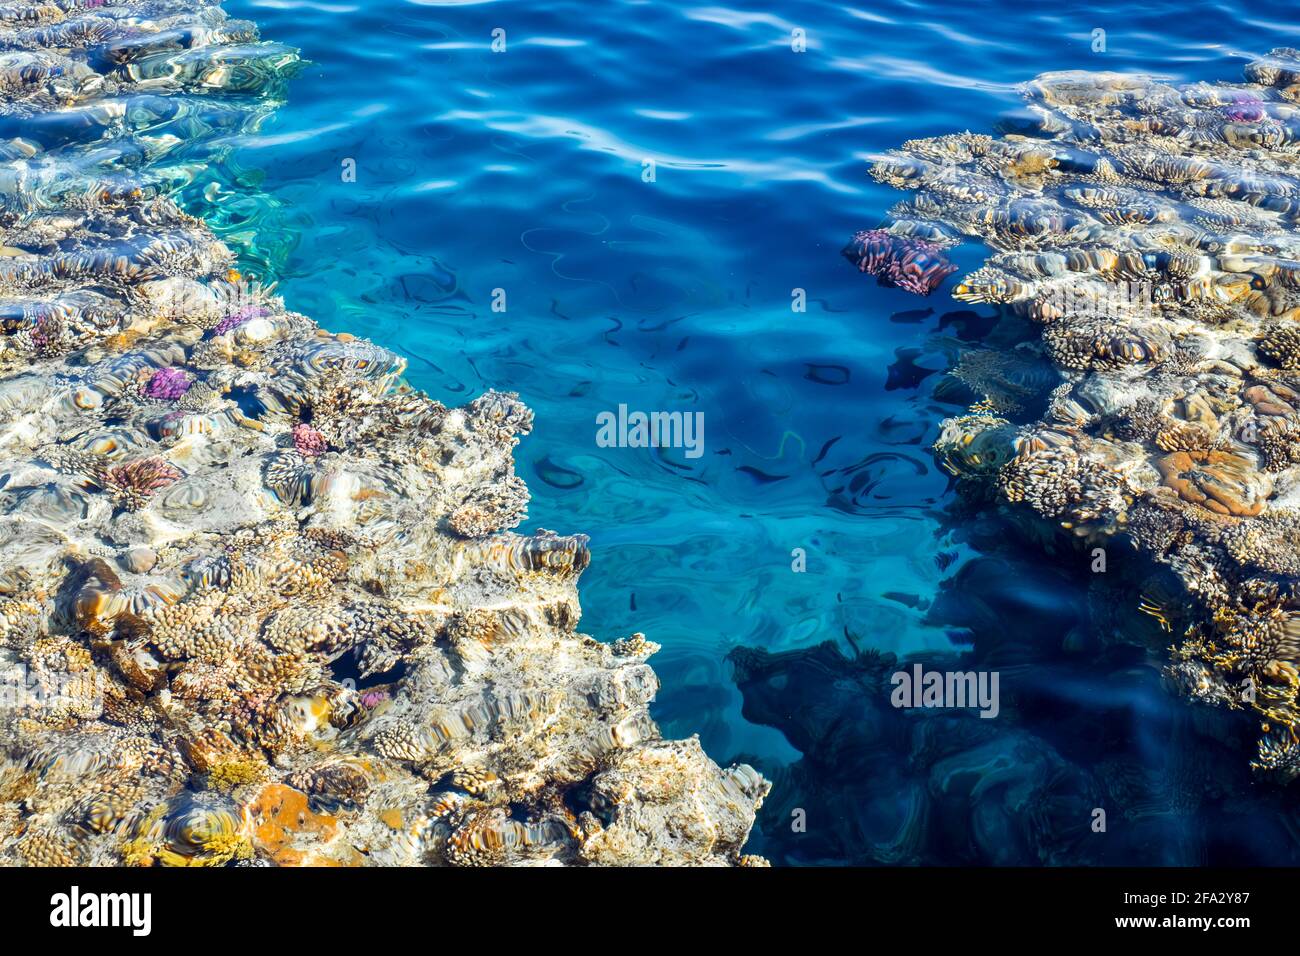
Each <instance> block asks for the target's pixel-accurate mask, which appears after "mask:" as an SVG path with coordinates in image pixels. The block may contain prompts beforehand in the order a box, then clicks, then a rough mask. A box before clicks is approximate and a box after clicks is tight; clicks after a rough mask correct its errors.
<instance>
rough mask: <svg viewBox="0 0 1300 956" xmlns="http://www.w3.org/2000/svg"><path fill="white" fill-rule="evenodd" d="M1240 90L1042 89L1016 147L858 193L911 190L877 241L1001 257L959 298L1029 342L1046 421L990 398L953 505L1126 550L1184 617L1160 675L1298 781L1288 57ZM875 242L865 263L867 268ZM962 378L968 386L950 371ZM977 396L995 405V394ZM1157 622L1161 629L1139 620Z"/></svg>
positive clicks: (898, 168)
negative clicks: (972, 246)
mask: <svg viewBox="0 0 1300 956" xmlns="http://www.w3.org/2000/svg"><path fill="white" fill-rule="evenodd" d="M1246 80H1247V82H1245V83H1193V84H1189V85H1183V86H1176V85H1170V84H1167V83H1164V82H1159V81H1157V80H1154V79H1150V78H1146V77H1141V76H1133V75H1128V74H1113V73H1079V72H1069V73H1050V74H1046V75H1044V76H1041V77H1039V78H1038V79H1036V80H1034V81H1033V82H1032V83H1029V84H1028V85H1027V86H1026V87H1025V93H1026V96H1027V99H1028V105H1029V109H1030V111H1032V113H1033V114H1034V115H1035V116H1036V117H1037V118H1038V126H1039V129H1038V131H1037V132H1036V133H1035V134H1033V135H1006V136H1001V137H993V136H988V135H980V134H973V133H961V134H954V135H947V136H939V137H936V138H933V139H925V140H916V141H913V142H910V143H906V144H905V145H904V146H903V148H902V149H901V150H900V151H898V152H892V153H889V154H888V155H885V156H882V157H879V158H878V160H877V161H876V163H875V165H874V166H873V167H872V170H871V172H872V175H873V176H874V177H875V178H876V179H877V180H878V181H880V182H882V183H888V184H890V185H892V186H895V187H898V188H900V189H907V190H911V191H912V196H911V197H910V198H909V199H908V200H906V201H905V202H903V203H901V204H899V205H898V206H897V207H895V208H894V209H893V210H892V211H891V216H890V219H889V220H888V222H887V223H886V224H885V225H884V226H883V227H882V230H876V231H873V233H872V235H876V234H878V233H880V232H881V231H883V232H884V233H885V234H887V235H890V236H893V237H896V238H897V240H898V241H900V242H903V241H908V242H910V241H918V240H919V241H924V242H926V243H929V244H932V245H934V246H936V247H939V248H943V247H947V246H951V245H953V244H955V243H956V242H958V241H960V238H961V237H963V236H968V237H974V238H977V239H979V240H981V241H983V243H985V244H986V245H987V246H988V247H989V248H990V249H991V251H992V254H991V256H990V257H989V259H988V261H987V262H986V264H985V265H984V266H982V267H981V268H979V269H977V270H976V271H975V272H973V273H971V274H970V275H967V276H965V277H964V278H962V279H961V280H960V281H959V282H958V284H957V285H956V286H955V288H954V292H953V295H954V296H955V297H956V298H957V299H959V300H961V301H964V302H970V303H987V304H992V305H996V306H998V307H1000V308H1001V310H1002V312H1003V314H1004V315H1005V316H1008V317H1012V318H1016V319H1017V320H1018V321H1020V322H1021V323H1023V324H1024V325H1025V326H1026V327H1027V328H1029V329H1031V330H1033V331H1032V333H1031V334H1030V335H1028V336H1027V337H1025V338H1024V339H1023V340H1021V341H1019V342H1017V343H1016V344H1015V346H1014V353H1015V360H1014V361H1013V360H1012V356H1011V354H1010V353H1009V351H1008V350H1007V349H1005V348H1004V350H1003V351H1004V354H1006V355H1007V358H1006V359H1005V360H1004V361H1003V363H1002V364H1003V365H1004V366H1005V367H1007V368H1009V369H1013V368H1015V367H1018V366H1023V364H1024V362H1025V360H1026V358H1027V357H1033V358H1034V359H1036V360H1038V361H1041V362H1044V363H1048V364H1049V365H1050V367H1051V368H1052V369H1053V370H1054V371H1055V374H1056V377H1057V384H1056V385H1055V386H1054V387H1053V388H1052V390H1051V393H1050V395H1049V396H1048V397H1047V399H1046V401H1045V402H1043V403H1041V407H1040V406H1037V405H1026V404H1025V403H1018V404H1017V403H1010V402H1007V401H1005V400H1003V397H1004V395H1005V394H1006V392H1007V391H1008V389H1009V388H1011V386H1014V385H1017V384H1019V379H1018V378H1016V377H1012V375H1010V374H1009V375H1008V376H1005V377H1006V378H1008V381H1007V382H1005V383H1003V384H1002V385H999V384H998V382H997V381H996V379H997V377H998V376H997V367H998V363H996V362H994V361H992V360H990V359H989V358H987V357H983V358H981V359H980V361H979V362H978V363H977V364H978V367H979V369H980V371H981V373H982V377H977V376H972V375H970V374H969V372H967V373H966V374H964V375H962V376H961V377H962V378H963V379H964V380H965V381H967V382H969V383H974V384H975V385H977V386H978V385H980V384H982V383H986V382H987V383H988V385H989V387H988V389H987V394H988V399H987V400H986V401H982V402H980V403H979V404H977V405H976V406H974V407H973V408H972V409H971V411H970V413H969V414H965V415H962V416H959V417H955V418H952V419H950V420H948V421H947V422H945V424H944V426H943V429H942V434H941V437H940V439H939V441H938V443H937V445H936V453H937V456H938V458H939V460H940V462H941V463H942V464H943V465H944V466H945V467H947V468H948V469H949V470H950V471H951V472H952V473H953V474H954V475H956V476H958V478H959V479H960V481H961V483H962V484H963V485H965V486H975V485H978V486H981V487H982V488H983V489H984V493H989V492H991V493H992V494H994V495H995V496H996V497H997V498H998V499H999V500H1001V501H1002V502H1004V503H1007V504H1009V505H1014V506H1017V507H1025V508H1030V509H1032V510H1033V512H1034V513H1036V514H1037V515H1038V516H1040V517H1041V518H1042V519H1044V520H1046V521H1049V522H1051V523H1053V524H1054V525H1057V526H1059V527H1060V528H1063V529H1066V530H1068V531H1070V532H1072V533H1074V534H1077V535H1079V536H1081V537H1083V538H1085V539H1087V540H1088V541H1089V542H1090V543H1091V544H1094V545H1096V544H1103V543H1105V542H1106V541H1109V540H1127V541H1128V542H1131V543H1132V544H1133V545H1134V546H1136V547H1137V548H1138V549H1139V550H1140V551H1141V552H1143V553H1144V554H1146V555H1149V556H1150V557H1151V558H1153V559H1154V560H1155V561H1157V562H1162V563H1164V564H1167V565H1168V566H1170V567H1171V568H1172V569H1173V570H1174V571H1175V572H1176V573H1177V574H1178V576H1179V577H1180V578H1181V580H1182V583H1183V585H1184V586H1185V589H1186V594H1187V595H1188V596H1190V599H1191V600H1192V601H1193V602H1194V603H1195V604H1196V606H1197V607H1198V608H1199V613H1198V614H1197V615H1195V616H1194V619H1193V621H1192V623H1191V624H1190V625H1189V626H1188V627H1187V628H1186V629H1185V631H1184V632H1182V633H1178V634H1175V643H1174V645H1173V646H1172V648H1171V656H1172V661H1171V663H1170V665H1169V667H1168V670H1167V674H1168V677H1169V678H1170V679H1171V681H1172V682H1173V683H1175V684H1176V685H1177V686H1179V687H1181V688H1182V689H1184V690H1185V691H1186V692H1187V693H1188V694H1190V695H1191V696H1192V697H1193V698H1195V699H1197V700H1200V701H1203V702H1206V703H1212V704H1218V705H1223V706H1227V707H1232V708H1238V709H1247V710H1253V711H1254V712H1255V713H1256V714H1257V715H1258V718H1259V724H1260V742H1259V752H1258V755H1257V757H1256V760H1255V766H1256V767H1257V768H1258V769H1260V770H1262V771H1265V772H1268V773H1270V774H1274V775H1276V776H1278V777H1280V778H1281V779H1283V780H1289V779H1292V778H1294V777H1295V776H1297V775H1298V774H1300V742H1298V741H1300V737H1298V736H1297V723H1298V721H1300V703H1298V702H1297V693H1298V692H1300V590H1297V581H1298V580H1300V559H1297V557H1296V554H1297V546H1298V545H1300V497H1297V489H1298V482H1300V412H1297V408H1300V405H1297V404H1296V400H1297V397H1298V396H1300V376H1298V375H1297V371H1296V370H1297V369H1300V331H1297V330H1300V324H1297V323H1300V233H1298V231H1297V225H1298V224H1300V52H1297V51H1296V50H1292V49H1279V50H1274V51H1273V52H1272V53H1270V54H1269V55H1268V56H1266V57H1263V58H1261V59H1258V60H1256V61H1254V62H1252V63H1250V64H1249V65H1248V66H1247V67H1246ZM880 243H881V241H880V240H877V241H876V245H877V246H879V245H880ZM963 364H964V365H969V364H970V363H963ZM990 379H992V381H990ZM1144 609H1145V610H1148V612H1154V613H1160V609H1159V608H1144Z"/></svg>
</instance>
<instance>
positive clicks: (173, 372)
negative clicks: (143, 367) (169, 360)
mask: <svg viewBox="0 0 1300 956" xmlns="http://www.w3.org/2000/svg"><path fill="white" fill-rule="evenodd" d="M191 384H192V380H191V379H190V376H189V373H187V372H185V371H184V370H182V369H179V368H171V367H168V368H160V369H159V370H158V371H156V372H154V373H153V375H152V376H150V378H149V381H148V382H146V383H145V386H144V393H145V394H146V395H148V396H149V397H150V398H160V399H164V400H166V401H175V400H176V399H178V398H180V397H181V396H182V395H184V394H185V393H186V392H188V391H189V390H190V385H191Z"/></svg>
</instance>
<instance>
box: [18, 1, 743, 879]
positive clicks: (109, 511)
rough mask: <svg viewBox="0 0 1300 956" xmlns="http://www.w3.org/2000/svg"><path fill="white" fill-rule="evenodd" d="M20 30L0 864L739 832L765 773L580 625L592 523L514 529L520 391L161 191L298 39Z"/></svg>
mask: <svg viewBox="0 0 1300 956" xmlns="http://www.w3.org/2000/svg"><path fill="white" fill-rule="evenodd" d="M0 46H3V47H4V51H5V52H3V53H0V86H2V87H3V95H2V96H0V115H3V117H4V119H3V122H4V123H5V125H6V132H5V134H4V135H5V136H6V137H7V138H6V139H3V140H2V141H0V325H2V327H3V332H4V334H3V336H0V673H3V675H4V679H5V684H4V687H5V691H6V693H5V695H4V699H3V701H2V702H0V803H2V804H3V805H5V806H6V807H8V808H9V809H8V810H7V812H6V813H5V814H4V815H3V816H0V861H2V862H5V863H10V864H13V863H29V864H67V863H78V864H120V863H131V864H139V865H222V864H230V863H240V862H254V861H262V862H273V863H278V864H322V865H325V864H335V865H338V864H342V865H350V864H357V863H367V864H436V863H449V864H460V865H466V864H514V863H547V864H555V863H573V864H582V863H602V864H628V863H636V864H641V863H674V864H727V863H751V862H755V860H754V859H753V858H748V857H743V856H742V855H741V848H742V846H743V844H744V843H745V840H746V837H747V835H748V833H749V829H750V827H751V825H752V824H753V821H754V815H755V812H756V810H757V808H758V807H759V805H760V804H761V803H762V800H763V798H764V796H765V795H766V793H767V790H768V784H767V782H766V781H765V780H763V779H762V778H761V777H760V776H759V775H758V774H757V773H755V772H754V771H753V770H752V769H750V768H749V767H746V766H739V767H733V768H731V769H729V770H725V771H724V770H721V769H719V768H718V766H717V765H716V764H714V763H713V762H712V761H711V760H709V758H708V757H707V756H705V755H704V753H703V752H702V751H701V750H700V747H699V744H698V741H695V740H690V741H685V742H679V743H669V742H665V741H663V740H661V739H660V736H659V732H658V729H657V728H656V726H655V724H654V722H653V721H652V720H651V719H650V716H649V714H648V711H647V707H648V705H649V703H650V701H651V700H652V699H653V698H654V695H655V692H656V690H657V687H658V684H657V681H656V678H655V675H654V672H653V671H652V670H651V669H650V667H649V666H648V665H647V664H646V659H647V658H648V657H649V656H650V655H651V654H652V653H653V652H654V651H655V650H656V649H657V648H656V645H654V644H652V643H651V642H649V641H647V640H645V639H644V638H643V637H642V636H641V635H634V636H633V637H631V638H625V639H623V640H619V641H616V642H614V643H601V642H598V641H596V640H593V639H592V638H590V637H588V636H586V635H584V634H581V633H580V632H579V631H578V630H577V627H578V620H579V616H580V609H579V606H578V600H577V591H576V586H575V584H576V581H577V578H578V576H579V574H581V573H582V571H583V570H584V569H585V568H586V567H587V564H588V562H589V560H590V555H589V551H588V547H587V539H586V537H585V536H582V535H572V536H562V535H558V534H554V533H551V532H547V531H540V532H538V533H536V534H533V535H518V534H514V533H511V532H509V531H508V530H507V529H509V528H511V527H514V526H515V525H517V524H518V523H519V522H520V520H521V519H522V518H523V517H524V514H525V509H526V506H527V501H528V494H527V489H526V488H525V487H524V484H523V482H522V481H521V480H520V479H519V478H518V477H516V475H515V474H514V466H513V460H512V451H513V448H514V446H515V444H516V443H517V442H518V440H519V436H520V435H522V434H526V433H527V432H528V431H529V430H530V428H531V425H532V413H531V412H530V411H529V410H528V409H527V408H526V407H525V406H524V405H523V404H521V403H520V401H519V400H518V398H517V397H516V396H515V395H513V394H505V393H501V392H489V393H487V394H486V395H483V396H481V397H479V398H478V399H476V400H475V401H473V402H471V403H470V404H469V405H467V406H466V407H464V408H456V409H453V408H447V407H445V406H443V405H442V404H440V403H439V402H437V401H434V400H432V399H430V398H429V397H427V396H425V395H423V394H421V393H418V392H415V391H412V390H411V389H410V388H409V387H408V386H406V385H405V384H404V383H403V379H402V375H403V371H404V369H405V362H404V360H403V359H401V358H400V357H399V356H397V355H395V354H393V353H391V352H389V351H387V350H386V349H383V348H381V347H379V346H377V345H374V344H371V343H369V342H366V341H363V340H360V339H356V338H354V337H352V336H350V335H345V334H338V335H336V334H331V333H329V332H326V331H324V330H322V329H320V328H318V327H317V326H316V325H315V324H314V323H313V322H312V321H311V320H309V319H307V318H306V317H304V316H301V315H298V314H295V313H293V312H291V311H288V310H287V309H286V308H285V305H284V303H283V302H282V301H281V300H280V299H279V298H277V297H276V296H275V295H274V294H273V290H272V289H269V288H265V287H263V286H261V285H258V284H257V283H254V282H250V281H248V280H246V279H245V278H244V277H243V276H241V275H240V274H239V273H238V272H237V271H236V270H235V268H234V263H233V256H232V254H231V252H230V251H229V250H228V249H227V248H226V247H225V246H224V245H223V243H222V242H220V241H219V240H218V239H217V238H216V237H215V236H214V235H213V233H212V232H211V231H210V230H209V229H208V228H207V227H206V226H205V225H204V224H203V223H202V222H201V221H199V220H197V219H195V218H193V217H192V216H189V215H187V214H186V213H184V212H183V211H182V210H181V209H180V208H179V207H178V206H177V205H176V203H175V202H174V201H173V199H172V198H170V195H169V188H168V187H169V185H170V184H171V182H172V177H174V176H175V175H176V172H175V170H174V169H169V168H166V166H165V163H166V162H167V161H168V157H169V153H171V152H173V151H180V150H182V149H184V150H188V152H186V153H185V155H186V156H189V157H192V156H193V155H195V150H196V147H202V146H203V142H202V141H203V138H204V137H205V136H208V135H211V136H213V137H217V136H219V137H222V138H225V137H228V136H229V134H230V131H231V129H237V128H241V127H242V128H251V127H253V126H254V125H255V124H256V123H257V122H258V121H259V120H260V118H261V117H262V116H263V115H264V114H265V113H266V111H267V110H268V109H270V108H271V106H273V105H274V97H275V95H276V94H277V91H278V90H279V89H280V87H281V86H282V84H283V81H284V79H285V78H286V77H287V76H289V75H291V73H292V71H293V69H294V67H295V64H296V63H297V56H296V54H295V53H294V51H292V50H289V49H286V48H284V47H281V46H278V45H275V44H271V43H265V42H261V41H259V40H258V38H257V32H256V30H255V28H254V27H253V26H252V25H251V24H249V23H246V22H243V21H236V20H229V19H227V18H226V16H225V14H224V13H223V12H222V11H221V10H220V8H219V7H217V6H216V5H214V4H211V3H205V2H201V0H183V2H180V0H146V2H139V0H123V2H118V3H114V4H112V5H111V6H105V5H100V4H90V3H84V2H73V0H57V2H53V3H42V4H35V3H30V4H28V3H17V4H7V5H5V6H3V7H0ZM229 94H237V95H229ZM18 130H22V131H23V132H22V135H18V133H17V131H18Z"/></svg>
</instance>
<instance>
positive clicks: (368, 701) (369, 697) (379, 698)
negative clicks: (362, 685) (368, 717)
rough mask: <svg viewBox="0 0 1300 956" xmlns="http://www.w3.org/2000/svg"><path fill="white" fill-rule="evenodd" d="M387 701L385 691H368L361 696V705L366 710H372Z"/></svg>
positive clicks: (387, 696) (387, 697) (387, 695)
mask: <svg viewBox="0 0 1300 956" xmlns="http://www.w3.org/2000/svg"><path fill="white" fill-rule="evenodd" d="M388 699H389V694H388V691H386V690H368V691H364V692H363V693H362V694H361V704H362V706H364V707H366V708H367V709H368V710H374V709H375V708H376V707H378V706H379V705H380V704H382V703H383V702H384V701H386V700H388Z"/></svg>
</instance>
